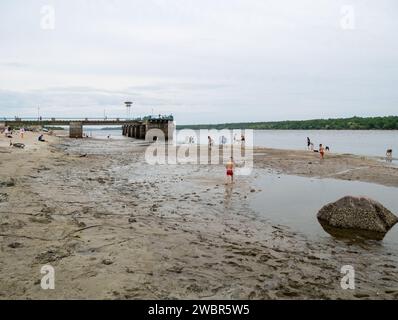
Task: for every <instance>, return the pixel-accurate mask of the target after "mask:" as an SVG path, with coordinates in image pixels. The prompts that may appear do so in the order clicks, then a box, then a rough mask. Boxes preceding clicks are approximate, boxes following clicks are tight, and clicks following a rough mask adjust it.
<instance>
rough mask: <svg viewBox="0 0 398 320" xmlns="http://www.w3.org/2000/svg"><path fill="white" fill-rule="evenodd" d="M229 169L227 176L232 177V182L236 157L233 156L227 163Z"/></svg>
mask: <svg viewBox="0 0 398 320" xmlns="http://www.w3.org/2000/svg"><path fill="white" fill-rule="evenodd" d="M225 167H226V169H227V177H230V178H231V182H234V168H235V162H234V159H233V158H232V157H231V159H230V160H229V161H228V162H227V165H226V166H225Z"/></svg>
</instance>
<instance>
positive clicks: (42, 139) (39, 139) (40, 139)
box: [37, 134, 46, 142]
mask: <svg viewBox="0 0 398 320" xmlns="http://www.w3.org/2000/svg"><path fill="white" fill-rule="evenodd" d="M37 140H38V141H40V142H46V140H44V136H43V135H42V134H41V135H40V136H39V138H37Z"/></svg>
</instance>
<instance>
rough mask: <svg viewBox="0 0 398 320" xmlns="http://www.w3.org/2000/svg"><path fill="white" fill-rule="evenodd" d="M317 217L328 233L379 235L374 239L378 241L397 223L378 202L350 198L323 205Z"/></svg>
mask: <svg viewBox="0 0 398 320" xmlns="http://www.w3.org/2000/svg"><path fill="white" fill-rule="evenodd" d="M317 217H318V220H319V222H320V223H321V224H322V226H323V227H324V229H325V230H326V231H327V232H329V233H331V232H330V231H331V230H334V231H336V229H337V230H339V229H349V230H353V231H355V230H358V231H365V232H370V233H376V234H379V235H380V237H377V236H376V237H374V238H380V239H382V238H383V237H384V235H385V234H386V233H387V232H388V230H390V229H391V228H392V227H393V226H394V225H395V224H396V223H397V222H398V218H397V217H396V216H395V215H394V214H393V213H392V212H391V211H389V210H388V209H387V208H385V207H384V206H383V205H382V204H380V203H379V202H377V201H375V200H372V199H369V198H366V197H352V196H346V197H343V198H341V199H340V200H337V201H336V202H333V203H329V204H327V205H325V206H324V207H323V208H322V209H321V210H319V212H318V215H317ZM325 227H326V228H325ZM328 227H329V228H328ZM331 228H332V229H331ZM354 233H355V232H354Z"/></svg>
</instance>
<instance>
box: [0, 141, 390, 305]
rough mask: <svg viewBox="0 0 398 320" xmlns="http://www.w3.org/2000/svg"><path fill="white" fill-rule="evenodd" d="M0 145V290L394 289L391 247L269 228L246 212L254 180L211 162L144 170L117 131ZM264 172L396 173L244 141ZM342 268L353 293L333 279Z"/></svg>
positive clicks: (96, 294)
mask: <svg viewBox="0 0 398 320" xmlns="http://www.w3.org/2000/svg"><path fill="white" fill-rule="evenodd" d="M0 151H1V152H0V161H1V171H0V180H1V181H2V182H7V181H8V182H10V181H11V180H10V179H11V178H12V183H10V184H9V185H7V183H5V184H1V186H0V193H1V194H2V195H4V197H3V196H2V197H1V199H2V200H1V202H0V241H1V257H2V258H1V260H0V270H1V272H0V299H173V298H176V299H362V298H375V299H379V298H383V299H396V298H398V289H397V288H398V272H397V266H396V264H395V254H396V252H390V251H388V250H385V251H380V252H377V253H375V252H373V251H372V250H369V249H368V248H367V246H364V245H363V244H361V243H350V242H342V241H337V240H333V239H331V240H330V242H328V243H324V242H322V243H319V242H316V241H313V240H308V239H306V238H305V237H303V236H301V235H299V234H296V233H295V232H294V230H290V229H289V228H287V227H285V226H281V225H275V224H272V223H271V222H270V221H267V220H266V219H263V218H261V217H260V216H258V215H256V214H255V213H254V212H253V211H252V210H251V209H250V198H251V194H252V192H253V187H252V186H253V179H254V177H253V175H250V176H242V177H239V178H238V179H239V181H238V182H237V183H236V184H234V185H233V186H226V185H225V184H224V168H223V166H222V165H212V166H207V165H181V166H166V165H165V166H150V165H148V164H146V163H145V161H144V155H143V154H144V151H145V147H144V146H139V145H137V144H134V143H132V142H128V141H127V142H126V140H121V141H117V140H110V141H104V140H78V141H77V140H70V139H64V138H53V139H52V140H51V141H50V143H49V144H46V145H40V146H39V145H37V146H32V148H27V149H26V150H10V149H9V148H6V147H2V148H1V150H0ZM310 162H311V163H310ZM264 169H272V170H276V171H279V172H283V173H287V174H294V175H302V176H319V177H328V178H336V179H345V180H350V179H351V180H358V181H367V182H373V183H378V184H383V185H388V186H395V187H397V186H398V169H396V168H393V167H389V166H388V165H386V164H384V163H380V162H377V161H376V160H373V159H366V158H363V157H355V156H346V155H332V154H330V155H327V157H326V159H325V161H324V162H322V163H320V162H319V160H318V158H317V155H315V154H312V153H308V152H304V151H303V152H299V151H284V150H274V149H256V150H255V156H254V170H255V171H256V170H264ZM259 172H261V171H259ZM44 264H51V265H52V266H53V267H54V268H55V272H56V275H55V277H56V288H55V290H47V291H45V290H42V289H41V287H40V278H41V276H42V275H41V274H40V267H41V266H42V265H44ZM345 264H354V265H355V270H356V274H357V279H358V281H357V286H356V290H342V289H341V287H340V280H341V276H342V275H341V273H340V268H341V266H342V265H345Z"/></svg>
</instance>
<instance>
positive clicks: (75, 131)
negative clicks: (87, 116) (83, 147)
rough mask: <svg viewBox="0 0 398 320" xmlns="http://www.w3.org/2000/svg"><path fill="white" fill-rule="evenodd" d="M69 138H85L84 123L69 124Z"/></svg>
mask: <svg viewBox="0 0 398 320" xmlns="http://www.w3.org/2000/svg"><path fill="white" fill-rule="evenodd" d="M69 137H70V138H83V123H82V122H77V121H76V122H75V121H74V122H70V123H69Z"/></svg>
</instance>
